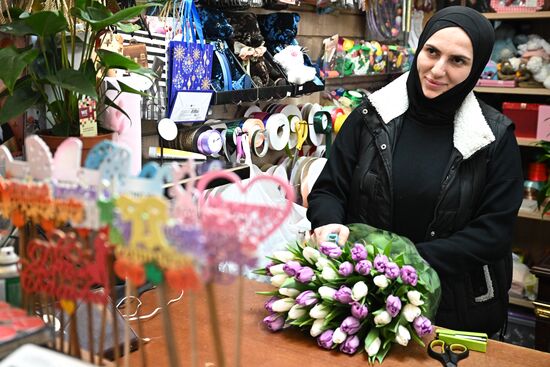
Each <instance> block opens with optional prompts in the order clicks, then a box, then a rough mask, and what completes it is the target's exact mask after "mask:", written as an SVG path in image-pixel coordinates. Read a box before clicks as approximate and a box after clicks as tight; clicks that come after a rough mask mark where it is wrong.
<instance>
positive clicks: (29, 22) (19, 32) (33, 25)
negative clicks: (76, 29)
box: [0, 11, 68, 38]
mask: <svg viewBox="0 0 550 367" xmlns="http://www.w3.org/2000/svg"><path fill="white" fill-rule="evenodd" d="M67 29H68V23H67V20H65V17H63V15H62V14H61V13H59V12H53V11H40V12H37V13H33V14H31V15H30V16H28V17H26V18H23V19H19V20H16V21H14V22H12V23H10V24H5V25H2V26H0V32H4V33H8V34H12V35H15V36H26V35H29V34H33V35H36V36H39V37H41V38H45V37H48V36H54V35H56V34H57V33H59V32H64V31H66V30H67Z"/></svg>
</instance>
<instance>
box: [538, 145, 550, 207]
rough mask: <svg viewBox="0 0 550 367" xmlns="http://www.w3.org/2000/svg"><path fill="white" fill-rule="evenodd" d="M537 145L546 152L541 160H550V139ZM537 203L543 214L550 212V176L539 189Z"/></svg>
mask: <svg viewBox="0 0 550 367" xmlns="http://www.w3.org/2000/svg"><path fill="white" fill-rule="evenodd" d="M537 145H538V146H539V147H541V148H542V149H543V150H544V153H543V154H542V156H541V157H540V159H539V161H540V162H544V161H548V162H550V141H540V142H539V143H538V144H537ZM537 203H538V206H539V209H540V210H541V214H542V216H544V215H545V214H546V213H548V212H550V176H549V177H548V179H547V180H546V182H545V183H544V184H543V185H542V188H541V189H540V190H539V194H538V196H537Z"/></svg>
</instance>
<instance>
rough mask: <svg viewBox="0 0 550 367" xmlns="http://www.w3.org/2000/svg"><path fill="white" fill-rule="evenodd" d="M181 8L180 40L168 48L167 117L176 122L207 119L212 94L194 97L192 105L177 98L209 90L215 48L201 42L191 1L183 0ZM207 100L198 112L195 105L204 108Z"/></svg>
mask: <svg viewBox="0 0 550 367" xmlns="http://www.w3.org/2000/svg"><path fill="white" fill-rule="evenodd" d="M180 9H181V10H180V14H182V16H181V24H182V40H181V41H178V40H172V41H170V43H169V46H168V78H167V84H168V85H167V89H168V105H169V116H170V118H172V119H174V120H175V121H202V120H204V118H205V117H206V110H207V109H208V103H209V102H210V98H209V97H211V95H210V96H207V95H206V94H205V93H203V94H197V96H196V102H197V103H196V104H193V105H191V104H190V103H183V101H182V97H181V96H180V98H178V95H179V94H180V93H181V92H192V91H209V90H211V88H210V86H211V82H210V79H211V76H212V57H213V54H214V48H213V46H212V45H211V44H208V43H205V42H204V36H203V30H202V25H201V22H200V19H199V14H198V12H197V8H196V7H195V3H194V2H193V0H183V1H182V6H181V8H180ZM197 36H198V38H197ZM207 97H208V102H207V103H206V108H200V110H201V111H198V110H199V108H197V105H198V104H200V105H201V106H204V101H205V99H206V98H207ZM194 99H195V98H194ZM203 112H204V113H203Z"/></svg>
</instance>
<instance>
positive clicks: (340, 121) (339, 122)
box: [334, 115, 348, 134]
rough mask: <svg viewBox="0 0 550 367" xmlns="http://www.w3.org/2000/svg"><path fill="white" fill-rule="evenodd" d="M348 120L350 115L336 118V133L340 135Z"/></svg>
mask: <svg viewBox="0 0 550 367" xmlns="http://www.w3.org/2000/svg"><path fill="white" fill-rule="evenodd" d="M347 118H348V115H338V116H337V117H336V120H335V121H334V133H335V134H338V132H339V131H340V129H341V128H342V125H343V124H344V121H346V119H347Z"/></svg>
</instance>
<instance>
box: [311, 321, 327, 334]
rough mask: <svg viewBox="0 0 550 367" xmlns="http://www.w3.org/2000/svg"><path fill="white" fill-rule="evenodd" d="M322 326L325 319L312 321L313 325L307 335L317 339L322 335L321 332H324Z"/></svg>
mask: <svg viewBox="0 0 550 367" xmlns="http://www.w3.org/2000/svg"><path fill="white" fill-rule="evenodd" d="M324 325H325V319H316V320H315V321H313V325H311V329H310V330H309V334H310V335H311V336H312V337H314V338H316V337H318V336H319V335H321V334H322V333H323V331H325V327H324Z"/></svg>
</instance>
